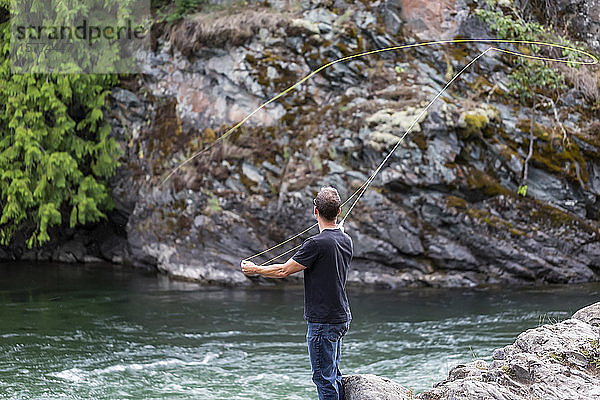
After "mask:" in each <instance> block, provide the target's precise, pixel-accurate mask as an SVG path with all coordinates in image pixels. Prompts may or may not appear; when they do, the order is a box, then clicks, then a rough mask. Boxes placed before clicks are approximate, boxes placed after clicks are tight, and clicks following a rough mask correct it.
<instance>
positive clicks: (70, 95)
mask: <svg viewBox="0 0 600 400" xmlns="http://www.w3.org/2000/svg"><path fill="white" fill-rule="evenodd" d="M7 3H8V1H7V0H0V10H2V11H4V10H6V9H7V8H6V7H8V6H7ZM3 8H4V9H3ZM117 83H118V79H117V77H116V76H114V75H77V74H65V75H60V74H13V73H11V64H10V27H9V22H8V21H4V22H1V23H0V209H1V214H0V243H1V244H2V245H8V244H9V243H10V241H11V238H12V237H13V235H14V233H15V232H16V231H18V230H20V229H22V230H23V231H24V232H25V233H26V235H28V236H29V238H28V239H27V245H28V246H29V247H33V246H36V245H41V244H43V243H44V242H46V241H48V240H49V239H50V237H49V235H48V229H49V228H51V227H52V226H56V225H60V224H61V223H62V222H63V216H64V217H67V215H68V216H69V222H70V223H69V225H70V226H71V227H74V226H75V225H77V224H85V223H88V222H95V221H98V220H99V219H100V218H105V214H104V211H105V210H108V209H110V208H112V199H111V197H110V193H109V189H108V187H107V186H106V184H105V182H104V180H105V178H107V177H109V176H111V175H113V174H114V173H115V170H116V167H117V166H118V165H119V163H118V162H117V161H116V160H117V158H118V157H119V155H120V150H119V147H118V144H117V143H116V141H115V140H114V138H112V137H110V136H109V134H110V125H109V124H108V123H107V122H105V121H104V119H103V107H104V105H105V99H106V96H107V95H108V93H109V91H110V89H109V88H110V87H111V86H114V85H115V84H117Z"/></svg>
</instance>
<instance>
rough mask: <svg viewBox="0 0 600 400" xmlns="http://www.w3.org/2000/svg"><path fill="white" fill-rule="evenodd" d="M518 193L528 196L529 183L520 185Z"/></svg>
mask: <svg viewBox="0 0 600 400" xmlns="http://www.w3.org/2000/svg"><path fill="white" fill-rule="evenodd" d="M517 193H518V194H519V195H521V196H523V197H525V196H527V185H522V186H519V190H518V191H517Z"/></svg>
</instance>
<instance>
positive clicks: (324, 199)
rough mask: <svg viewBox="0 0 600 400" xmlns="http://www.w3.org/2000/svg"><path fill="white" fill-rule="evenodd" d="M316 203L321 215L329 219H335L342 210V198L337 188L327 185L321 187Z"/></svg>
mask: <svg viewBox="0 0 600 400" xmlns="http://www.w3.org/2000/svg"><path fill="white" fill-rule="evenodd" d="M314 204H315V206H316V207H317V210H318V211H319V214H320V215H321V217H323V218H324V219H326V220H328V221H335V218H336V217H337V215H338V211H339V210H340V206H341V204H342V200H341V199H340V195H339V194H338V191H337V190H336V189H335V188H333V187H331V186H327V187H323V188H321V191H320V192H319V194H317V197H316V198H315V201H314Z"/></svg>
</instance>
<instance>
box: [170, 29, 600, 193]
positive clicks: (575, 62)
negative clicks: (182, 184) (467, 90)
mask: <svg viewBox="0 0 600 400" xmlns="http://www.w3.org/2000/svg"><path fill="white" fill-rule="evenodd" d="M456 43H503V44H527V45H540V46H548V47H552V48H556V49H561V50H568V51H573V52H575V53H578V54H579V55H583V56H586V57H589V58H590V59H591V61H585V60H584V61H579V60H566V59H561V58H550V57H541V56H534V55H529V54H524V53H521V52H516V51H511V50H504V49H500V48H497V47H495V49H496V50H498V51H500V52H503V53H507V54H512V55H516V56H519V57H525V58H530V59H534V60H540V61H551V62H561V63H566V64H569V65H596V64H598V58H596V56H594V55H593V54H591V53H588V52H586V51H584V50H580V49H576V48H573V47H568V46H563V45H560V44H555V43H545V42H538V41H533V40H508V39H451V40H436V41H432V42H422V43H413V44H406V45H402V46H391V47H386V48H383V49H376V50H371V51H366V52H362V53H357V54H352V55H349V56H346V57H342V58H338V59H337V60H333V61H330V62H328V63H327V64H323V65H322V66H320V67H319V68H317V69H316V70H314V71H313V72H311V73H310V74H308V75H306V76H305V77H304V78H302V79H301V80H299V81H298V82H296V83H295V84H293V85H292V86H290V87H289V88H287V89H285V90H284V91H283V92H281V93H279V94H277V95H276V96H275V97H273V98H271V99H269V100H267V101H266V102H264V103H262V104H261V105H260V106H258V107H257V108H256V109H255V110H254V111H252V112H251V113H250V114H248V115H247V116H246V117H244V119H242V120H241V121H240V122H238V123H237V124H236V125H234V126H233V127H231V128H230V129H229V130H228V131H227V132H225V133H224V134H223V135H221V136H219V137H218V138H217V139H216V140H215V141H214V142H213V143H211V144H210V145H209V146H207V147H205V148H204V149H202V150H199V151H197V152H196V153H194V154H192V155H191V156H190V157H188V158H187V159H186V160H185V161H183V162H182V163H180V164H179V165H178V166H177V167H175V168H173V169H172V170H171V172H169V174H168V175H167V176H166V177H165V179H163V180H162V182H161V183H160V185H163V184H164V183H165V182H166V181H167V180H169V178H171V176H173V174H175V173H176V172H177V171H178V170H179V169H181V168H182V167H183V166H185V165H187V164H188V163H189V162H190V161H192V160H193V159H194V158H196V157H198V156H199V155H201V154H203V153H205V152H207V151H208V150H210V149H212V148H213V147H215V146H216V145H217V144H218V143H220V142H222V141H223V140H225V139H226V138H228V137H229V136H230V135H231V134H232V133H233V132H234V131H235V130H237V129H238V128H239V127H240V126H242V125H243V124H244V123H245V122H246V121H248V120H249V119H250V118H251V117H252V116H253V115H254V114H256V113H257V112H259V111H260V110H262V109H263V108H265V107H266V106H267V105H269V104H271V103H273V102H274V101H276V100H277V99H279V98H281V97H282V96H285V95H286V94H287V93H289V92H291V91H292V90H294V89H296V88H297V87H298V86H300V85H301V84H303V83H304V82H306V81H307V80H308V79H310V78H311V77H313V76H314V75H316V74H318V73H319V72H321V71H322V70H324V69H325V68H328V67H330V66H332V65H334V64H337V63H339V62H343V61H348V60H351V59H354V58H358V57H363V56H367V55H371V54H377V53H383V52H387V51H393V50H402V49H409V48H416V47H422V46H431V45H435V44H456Z"/></svg>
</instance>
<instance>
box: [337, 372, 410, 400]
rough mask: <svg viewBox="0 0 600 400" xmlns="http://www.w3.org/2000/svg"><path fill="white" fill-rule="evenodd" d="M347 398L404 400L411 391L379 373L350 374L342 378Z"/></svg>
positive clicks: (345, 397)
mask: <svg viewBox="0 0 600 400" xmlns="http://www.w3.org/2000/svg"><path fill="white" fill-rule="evenodd" d="M342 383H343V385H344V389H345V393H344V399H345V400H403V399H407V398H410V397H409V396H410V395H411V391H410V390H409V389H406V388H405V387H404V386H402V385H400V384H398V383H396V382H394V381H392V380H389V379H387V378H382V377H379V376H377V375H371V374H365V375H348V376H344V377H343V378H342Z"/></svg>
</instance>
